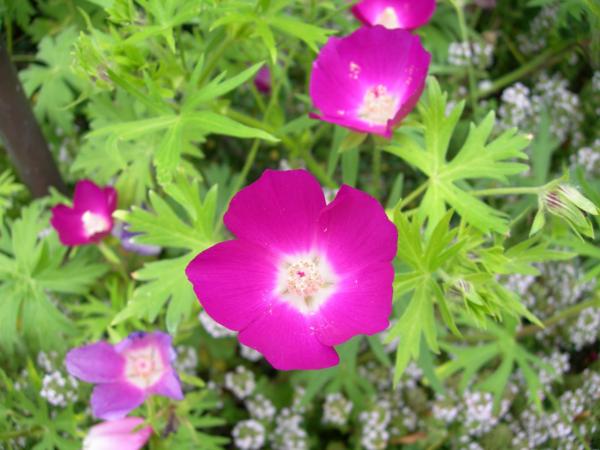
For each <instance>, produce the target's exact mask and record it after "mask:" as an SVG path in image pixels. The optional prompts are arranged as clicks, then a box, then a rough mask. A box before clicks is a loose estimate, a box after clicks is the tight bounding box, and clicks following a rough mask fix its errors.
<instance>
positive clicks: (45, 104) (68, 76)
mask: <svg viewBox="0 0 600 450" xmlns="http://www.w3.org/2000/svg"><path fill="white" fill-rule="evenodd" d="M76 39H77V31H76V30H75V29H74V28H67V29H65V30H63V31H62V32H61V33H60V34H58V35H57V36H54V37H53V36H46V37H45V38H44V39H42V41H41V42H40V46H39V51H38V54H37V56H36V60H37V61H40V62H41V63H43V65H42V64H33V65H31V66H29V67H28V68H27V69H25V70H23V71H21V72H20V77H21V80H22V82H23V86H24V87H25V91H26V92H27V95H30V96H33V98H34V104H35V113H36V115H37V117H38V118H39V119H40V120H46V119H47V120H50V121H51V122H52V123H54V124H55V125H56V126H58V127H60V128H61V129H62V130H64V131H67V132H70V131H72V130H73V117H74V114H73V110H72V108H70V105H71V103H72V102H73V101H74V100H75V93H76V92H77V90H79V89H80V88H81V82H80V81H79V79H78V78H77V77H75V76H74V75H73V73H72V72H71V70H70V66H71V58H72V57H71V49H72V46H73V44H74V43H75V40H76Z"/></svg>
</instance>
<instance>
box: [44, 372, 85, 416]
mask: <svg viewBox="0 0 600 450" xmlns="http://www.w3.org/2000/svg"><path fill="white" fill-rule="evenodd" d="M40 395H41V396H42V397H44V398H45V399H46V400H48V403H50V404H51V405H54V406H60V407H62V408H64V407H66V406H67V405H68V404H69V403H73V402H75V401H77V380H76V379H75V378H73V377H72V376H70V375H67V376H64V375H63V374H62V373H61V372H60V371H58V370H55V371H54V372H51V373H47V374H46V375H44V378H43V379H42V390H41V391H40Z"/></svg>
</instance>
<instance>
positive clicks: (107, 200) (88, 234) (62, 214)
mask: <svg viewBox="0 0 600 450" xmlns="http://www.w3.org/2000/svg"><path fill="white" fill-rule="evenodd" d="M116 207H117V191H115V190H114V189H113V188H112V187H105V188H101V187H99V186H97V185H96V184H94V183H93V182H91V181H89V180H81V181H79V182H77V184H76V185H75V194H74V196H73V206H72V207H69V206H67V205H64V204H62V203H61V204H59V205H56V206H55V207H54V208H52V218H51V219H50V223H51V224H52V227H53V228H54V229H55V230H56V231H57V232H58V237H59V239H60V242H62V243H63V244H64V245H85V244H92V243H96V242H99V241H101V240H102V239H103V238H104V237H106V236H107V235H108V234H109V233H110V230H112V227H113V219H112V213H113V211H114V210H115V208H116Z"/></svg>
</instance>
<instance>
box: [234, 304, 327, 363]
mask: <svg viewBox="0 0 600 450" xmlns="http://www.w3.org/2000/svg"><path fill="white" fill-rule="evenodd" d="M239 339H240V342H241V343H242V344H244V345H247V346H248V347H251V348H253V349H255V350H258V351H259V352H260V353H262V354H263V355H264V356H265V358H266V359H267V361H269V363H271V365H272V366H273V367H274V368H276V369H279V370H312V369H323V368H326V367H331V366H335V365H336V364H337V363H338V362H339V357H338V355H337V353H336V351H335V350H334V349H333V348H332V347H329V346H327V345H323V344H322V343H321V342H319V340H318V339H317V336H316V332H315V328H314V325H313V321H312V318H311V317H310V316H306V315H304V314H302V313H300V312H299V311H297V310H295V309H294V308H292V307H290V306H288V305H287V304H285V303H283V302H278V303H275V304H274V305H273V308H272V309H271V310H269V311H268V312H267V313H265V314H264V315H263V316H262V317H260V318H259V319H257V320H255V321H254V322H252V323H251V324H250V325H249V326H248V327H247V328H245V329H243V330H242V331H240V334H239Z"/></svg>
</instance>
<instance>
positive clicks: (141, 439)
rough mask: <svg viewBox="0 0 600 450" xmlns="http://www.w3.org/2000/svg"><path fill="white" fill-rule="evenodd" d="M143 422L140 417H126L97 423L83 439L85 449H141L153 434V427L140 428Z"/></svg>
mask: <svg viewBox="0 0 600 450" xmlns="http://www.w3.org/2000/svg"><path fill="white" fill-rule="evenodd" d="M143 423H144V420H143V419H141V418H139V417H126V418H124V419H120V420H112V421H108V422H103V423H100V424H98V425H95V426H93V427H92V428H90V431H89V432H88V434H87V436H86V437H85V440H84V441H83V450H117V449H118V450H139V449H141V448H142V447H143V446H144V445H145V444H146V442H148V439H150V436H151V435H152V428H151V427H144V428H139V427H140V426H141V425H142V424H143Z"/></svg>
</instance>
